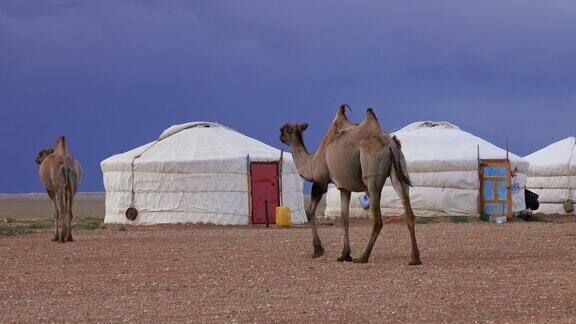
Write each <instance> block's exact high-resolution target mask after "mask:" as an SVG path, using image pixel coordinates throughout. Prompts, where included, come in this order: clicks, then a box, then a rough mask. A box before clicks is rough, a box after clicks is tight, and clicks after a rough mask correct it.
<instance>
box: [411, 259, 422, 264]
mask: <svg viewBox="0 0 576 324" xmlns="http://www.w3.org/2000/svg"><path fill="white" fill-rule="evenodd" d="M421 264H422V261H421V260H420V259H418V260H412V261H410V262H409V263H408V265H421Z"/></svg>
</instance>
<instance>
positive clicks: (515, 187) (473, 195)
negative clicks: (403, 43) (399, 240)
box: [325, 121, 528, 217]
mask: <svg viewBox="0 0 576 324" xmlns="http://www.w3.org/2000/svg"><path fill="white" fill-rule="evenodd" d="M393 134H394V135H396V136H397V137H398V138H399V139H400V141H401V143H402V151H403V153H404V155H405V157H406V161H407V164H408V172H409V176H410V179H411V180H412V183H413V184H414V187H413V188H410V199H411V203H412V208H413V209H414V213H415V214H416V216H421V217H426V216H477V215H478V194H479V176H478V147H479V151H480V159H505V158H506V150H504V149H501V148H499V147H497V146H495V145H493V144H491V143H489V142H487V141H485V140H483V139H481V138H478V137H476V136H474V135H472V134H470V133H467V132H465V131H462V130H461V129H460V128H459V127H458V126H456V125H453V124H451V123H448V122H431V121H427V122H426V121H422V122H416V123H413V124H410V125H408V126H406V127H404V128H402V129H400V130H399V131H397V132H395V133H393ZM509 159H510V162H511V168H512V170H513V171H514V172H513V174H514V177H512V211H513V212H517V211H522V210H524V209H525V202H524V188H525V186H526V173H527V171H528V163H527V162H526V161H525V160H523V159H522V158H521V157H518V156H516V155H514V154H511V153H510V154H509ZM361 194H362V193H353V194H352V199H351V201H350V215H351V216H352V217H359V216H369V215H370V214H369V211H365V210H363V209H362V208H361V207H360V203H359V197H360V195H361ZM326 203H327V208H326V212H325V214H326V216H328V217H338V216H339V215H340V194H339V191H338V189H336V187H334V186H330V188H329V189H328V194H327V198H326ZM380 205H381V210H382V213H383V214H384V215H401V214H403V212H404V209H403V208H402V203H401V201H400V198H399V197H398V195H397V194H396V192H395V191H394V189H393V188H392V187H391V184H390V179H388V180H387V181H386V185H385V186H384V188H383V190H382V199H381V204H380Z"/></svg>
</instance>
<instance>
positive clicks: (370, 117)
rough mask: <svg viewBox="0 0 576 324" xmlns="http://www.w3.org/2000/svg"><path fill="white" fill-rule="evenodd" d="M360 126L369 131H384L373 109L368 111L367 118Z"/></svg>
mask: <svg viewBox="0 0 576 324" xmlns="http://www.w3.org/2000/svg"><path fill="white" fill-rule="evenodd" d="M359 126H360V127H362V128H364V129H368V130H370V129H374V130H377V131H378V132H380V131H381V130H382V128H381V127H380V122H379V121H378V118H377V117H376V114H375V113H374V110H373V109H372V108H368V109H366V116H365V117H364V120H363V121H362V122H361V123H360V125H359Z"/></svg>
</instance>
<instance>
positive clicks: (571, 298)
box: [0, 194, 576, 323]
mask: <svg viewBox="0 0 576 324" xmlns="http://www.w3.org/2000/svg"><path fill="white" fill-rule="evenodd" d="M88 196H90V195H84V197H83V195H79V197H78V200H77V203H76V215H77V217H78V218H80V219H81V218H83V217H87V218H93V217H96V218H98V217H100V218H101V217H102V216H103V211H104V209H103V201H102V195H101V194H100V198H97V195H91V196H90V197H88ZM50 208H51V206H50V203H49V202H48V201H47V200H46V199H43V198H42V197H17V199H16V198H7V197H2V198H0V213H1V214H0V219H1V218H7V217H8V218H13V219H14V220H10V221H13V222H26V221H27V220H28V221H29V220H32V219H49V218H50V217H51V215H52V211H51V209H50ZM460 221H462V220H460ZM323 223H324V224H323V225H321V227H320V234H321V237H322V239H323V244H324V247H325V248H326V254H325V255H324V256H323V257H321V258H319V259H315V260H313V259H311V258H310V254H311V252H312V248H311V234H310V229H309V227H308V226H307V225H304V226H295V227H292V228H288V229H278V228H274V227H271V228H265V227H261V226H254V227H251V226H235V227H231V226H213V225H171V226H167V225H162V226H148V227H134V226H109V225H106V226H103V228H96V229H93V230H84V229H80V228H77V229H76V230H75V240H76V241H75V242H72V243H66V244H58V243H53V242H50V235H51V229H49V228H45V229H39V230H36V231H34V232H33V233H29V234H21V235H10V236H0V274H1V275H2V279H1V280H0V322H13V321H16V322H31V321H192V322H230V321H248V322H269V321H272V322H296V321H301V320H304V321H309V322H312V321H314V322H316V321H321V322H324V321H338V322H352V321H377V322H426V323H429V322H454V321H456V322H475V321H479V322H547V321H554V322H574V321H576V272H575V269H576V258H575V257H576V222H574V216H559V217H554V218H552V219H541V221H538V222H524V221H520V220H515V221H512V222H509V223H506V224H503V225H494V224H488V223H483V222H479V221H476V220H469V221H467V222H463V223H455V222H451V221H441V222H436V221H434V222H428V221H419V223H418V224H417V226H416V231H417V236H418V241H419V245H420V251H421V254H422V260H423V262H424V264H423V265H421V266H408V260H409V251H410V245H409V235H408V231H407V229H406V226H405V225H404V224H402V223H398V222H395V223H390V224H385V226H384V229H383V231H382V233H381V236H380V237H379V239H378V241H377V243H376V245H375V247H374V251H373V253H372V258H371V259H370V263H369V264H353V263H338V262H336V258H337V257H338V256H339V255H340V251H341V242H342V231H341V229H340V228H339V226H338V224H337V223H336V224H332V223H330V222H327V221H324V222H323ZM10 224H11V223H9V224H4V225H3V226H8V225H10ZM369 232H370V223H369V221H367V220H354V221H353V222H352V226H351V241H352V252H353V255H358V254H359V253H360V251H362V249H363V248H364V247H365V244H366V242H367V239H368V236H369Z"/></svg>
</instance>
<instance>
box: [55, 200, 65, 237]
mask: <svg viewBox="0 0 576 324" xmlns="http://www.w3.org/2000/svg"><path fill="white" fill-rule="evenodd" d="M54 197H55V199H54V200H55V205H56V214H57V216H56V222H57V224H58V226H57V231H58V240H57V241H58V242H60V243H64V242H66V219H65V217H66V215H65V211H64V205H63V201H62V196H61V195H60V193H58V192H55V193H54Z"/></svg>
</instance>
